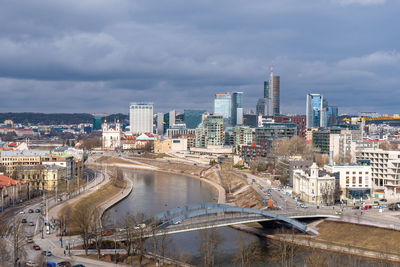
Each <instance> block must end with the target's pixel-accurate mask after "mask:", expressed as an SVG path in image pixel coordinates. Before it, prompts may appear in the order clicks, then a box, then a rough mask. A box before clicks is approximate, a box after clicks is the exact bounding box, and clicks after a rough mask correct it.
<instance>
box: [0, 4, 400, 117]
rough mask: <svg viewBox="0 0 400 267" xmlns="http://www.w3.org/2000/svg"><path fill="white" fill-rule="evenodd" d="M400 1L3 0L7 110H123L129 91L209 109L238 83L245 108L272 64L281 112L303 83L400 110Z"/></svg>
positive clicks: (302, 91)
mask: <svg viewBox="0 0 400 267" xmlns="http://www.w3.org/2000/svg"><path fill="white" fill-rule="evenodd" d="M399 7H400V3H398V2H395V1H385V0H324V1H307V2H304V3H302V4H301V5H299V4H298V2H294V1H293V0H284V1H271V2H268V3H265V2H264V1H255V2H252V3H251V4H249V3H244V2H238V3H237V4H236V5H234V6H232V5H229V4H228V2H225V1H221V2H218V3H210V2H203V3H187V2H184V1H174V2H173V3H156V4H155V2H152V1H147V2H145V3H143V2H142V3H132V2H130V1H120V2H119V4H118V5H115V4H113V3H108V2H106V1H104V2H85V3H82V2H78V1H77V2H75V3H74V2H69V3H52V2H48V1H38V2H35V3H31V2H25V3H24V4H21V3H14V2H12V1H6V3H5V4H4V5H3V7H2V10H1V11H0V14H1V16H0V17H1V20H2V21H1V22H2V25H3V27H2V29H1V30H0V62H1V63H0V93H1V94H2V95H3V97H5V98H7V101H4V102H3V103H2V106H1V107H0V112H28V111H31V112H47V113H49V112H72V111H74V112H96V111H104V112H110V113H115V112H122V113H127V112H128V110H127V108H126V106H127V105H128V104H129V102H133V101H144V102H148V101H149V102H154V104H155V110H156V111H163V112H166V111H168V110H171V109H178V110H183V109H206V110H209V111H211V110H212V106H213V101H212V96H213V95H214V94H216V93H223V92H230V91H240V92H243V108H245V109H249V108H251V109H255V105H256V103H257V99H259V98H261V97H262V96H263V81H265V80H267V79H268V70H269V65H270V64H271V63H273V64H274V66H275V70H274V72H275V73H276V74H277V75H279V76H280V77H281V88H280V89H281V90H280V91H281V92H280V93H281V96H280V100H281V103H280V107H281V113H283V114H287V113H291V114H305V109H304V106H305V105H304V104H305V101H304V96H305V95H306V94H308V93H321V94H323V95H324V96H325V97H326V98H328V99H329V100H330V102H331V103H334V104H337V105H338V106H339V107H340V113H353V114H357V113H358V112H360V111H376V112H379V113H382V114H385V113H387V114H393V113H398V112H397V109H396V108H397V103H396V98H395V97H392V96H391V95H392V94H393V93H394V92H396V90H398V88H397V87H398V84H399V82H400V80H399V79H400V78H398V75H397V72H398V67H397V66H398V65H399V64H397V63H398V62H399V61H400V54H399V52H398V51H397V50H396V44H397V42H398V37H397V36H395V35H394V34H393V33H391V31H390V29H391V27H392V26H393V25H395V24H396V21H398V20H399V19H398V17H397V14H396V10H398V8H399ZM26 10H29V12H26ZM189 14H190V15H189ZM349 25H350V26H349ZM354 95H356V96H357V97H353V96H354ZM176 103H180V104H179V106H177V105H176Z"/></svg>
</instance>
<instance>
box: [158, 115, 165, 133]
mask: <svg viewBox="0 0 400 267" xmlns="http://www.w3.org/2000/svg"><path fill="white" fill-rule="evenodd" d="M163 133H164V114H163V113H162V112H158V113H157V134H158V135H162V134H163Z"/></svg>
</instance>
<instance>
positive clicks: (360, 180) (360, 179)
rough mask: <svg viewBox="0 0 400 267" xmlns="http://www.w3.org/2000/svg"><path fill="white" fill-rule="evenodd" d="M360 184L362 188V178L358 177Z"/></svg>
mask: <svg viewBox="0 0 400 267" xmlns="http://www.w3.org/2000/svg"><path fill="white" fill-rule="evenodd" d="M358 183H359V184H360V186H361V184H362V177H361V176H360V177H358Z"/></svg>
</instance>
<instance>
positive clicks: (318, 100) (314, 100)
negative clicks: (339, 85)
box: [306, 94, 326, 129]
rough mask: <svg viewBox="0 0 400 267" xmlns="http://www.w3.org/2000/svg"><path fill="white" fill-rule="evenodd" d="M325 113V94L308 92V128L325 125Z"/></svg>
mask: <svg viewBox="0 0 400 267" xmlns="http://www.w3.org/2000/svg"><path fill="white" fill-rule="evenodd" d="M325 103H326V101H325ZM325 114H326V112H325V111H324V98H323V96H322V95H320V94H308V95H307V101H306V121H307V123H306V124H307V128H308V129H311V128H313V127H324V116H325Z"/></svg>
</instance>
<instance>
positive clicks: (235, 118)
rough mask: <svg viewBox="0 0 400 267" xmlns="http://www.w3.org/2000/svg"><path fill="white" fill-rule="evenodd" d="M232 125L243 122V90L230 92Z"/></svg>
mask: <svg viewBox="0 0 400 267" xmlns="http://www.w3.org/2000/svg"><path fill="white" fill-rule="evenodd" d="M231 114H232V122H231V123H232V125H242V124H243V92H234V93H232V111H231Z"/></svg>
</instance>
